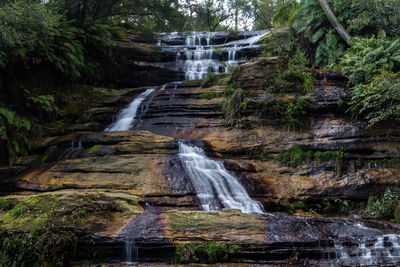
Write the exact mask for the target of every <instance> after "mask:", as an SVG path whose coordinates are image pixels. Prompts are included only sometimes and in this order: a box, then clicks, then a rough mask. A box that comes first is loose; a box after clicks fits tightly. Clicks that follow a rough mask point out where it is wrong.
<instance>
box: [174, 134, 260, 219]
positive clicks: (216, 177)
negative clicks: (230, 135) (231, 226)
mask: <svg viewBox="0 0 400 267" xmlns="http://www.w3.org/2000/svg"><path fill="white" fill-rule="evenodd" d="M179 158H180V159H181V161H182V163H183V166H184V168H185V171H186V173H187V174H188V176H189V178H190V180H191V182H192V184H193V187H194V189H195V191H196V193H197V197H198V199H199V200H200V204H201V207H202V208H203V210H207V211H210V210H220V209H221V205H222V207H225V208H232V209H239V210H241V211H242V212H244V213H258V214H262V213H263V209H262V205H261V203H259V202H257V201H254V200H253V199H251V198H250V197H249V195H248V194H247V192H246V189H245V188H244V187H243V186H242V185H241V184H240V183H239V181H238V179H237V178H236V177H235V176H233V175H232V174H231V173H229V172H228V171H227V170H226V169H225V167H224V165H223V164H222V163H221V162H219V161H216V160H212V159H210V158H208V157H207V156H206V154H205V152H204V150H203V149H201V148H199V147H195V146H193V145H189V144H185V143H183V142H180V143H179Z"/></svg>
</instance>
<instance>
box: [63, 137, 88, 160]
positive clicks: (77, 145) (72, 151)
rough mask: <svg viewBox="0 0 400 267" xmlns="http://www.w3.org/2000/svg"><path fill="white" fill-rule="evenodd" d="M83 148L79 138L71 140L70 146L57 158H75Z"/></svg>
mask: <svg viewBox="0 0 400 267" xmlns="http://www.w3.org/2000/svg"><path fill="white" fill-rule="evenodd" d="M83 150H84V148H83V146H82V142H81V139H79V140H78V141H75V140H72V141H71V146H70V147H69V148H67V149H66V150H65V151H64V153H63V154H61V156H60V157H59V160H63V159H75V158H77V157H78V156H79V154H80V153H81V152H82V151H83Z"/></svg>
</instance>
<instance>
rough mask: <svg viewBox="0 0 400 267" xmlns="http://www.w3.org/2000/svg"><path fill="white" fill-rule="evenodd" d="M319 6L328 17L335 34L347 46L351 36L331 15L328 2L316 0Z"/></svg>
mask: <svg viewBox="0 0 400 267" xmlns="http://www.w3.org/2000/svg"><path fill="white" fill-rule="evenodd" d="M318 2H319V5H320V6H321V7H322V9H323V10H324V12H325V15H326V16H327V17H328V19H329V21H330V22H331V24H332V26H333V27H334V28H335V29H336V31H337V33H338V34H339V35H340V37H342V39H343V40H344V41H345V42H346V43H347V44H348V45H350V44H349V40H350V39H351V35H350V34H349V33H348V32H347V31H346V29H345V28H344V27H343V26H342V24H340V22H339V21H338V19H337V18H336V16H335V14H334V13H333V11H332V9H331V8H330V6H329V3H328V0H318Z"/></svg>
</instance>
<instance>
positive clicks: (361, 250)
mask: <svg viewBox="0 0 400 267" xmlns="http://www.w3.org/2000/svg"><path fill="white" fill-rule="evenodd" d="M338 263H339V264H340V265H341V266H342V265H343V266H400V236H399V235H394V234H388V235H383V236H378V237H377V239H376V241H375V242H374V243H373V244H371V245H369V244H366V243H361V244H360V245H359V247H358V248H356V249H354V250H350V251H348V253H343V254H341V255H340V257H339V259H338Z"/></svg>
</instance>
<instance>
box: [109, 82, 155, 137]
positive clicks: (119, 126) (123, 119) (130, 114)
mask: <svg viewBox="0 0 400 267" xmlns="http://www.w3.org/2000/svg"><path fill="white" fill-rule="evenodd" d="M153 92H154V89H153V88H150V89H147V90H146V91H145V92H143V93H141V94H140V95H138V96H137V97H136V98H135V99H134V100H133V101H132V102H131V103H130V104H129V105H128V107H126V108H125V109H123V110H122V111H121V112H120V113H119V114H118V116H117V118H116V121H115V122H114V123H113V124H111V125H110V127H108V128H106V129H105V130H104V131H105V132H117V131H127V130H129V129H130V128H131V127H132V123H133V122H134V120H135V118H136V113H137V110H138V108H139V106H140V104H142V102H143V101H144V100H145V99H146V98H147V97H148V96H149V95H150V94H151V93H153Z"/></svg>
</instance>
